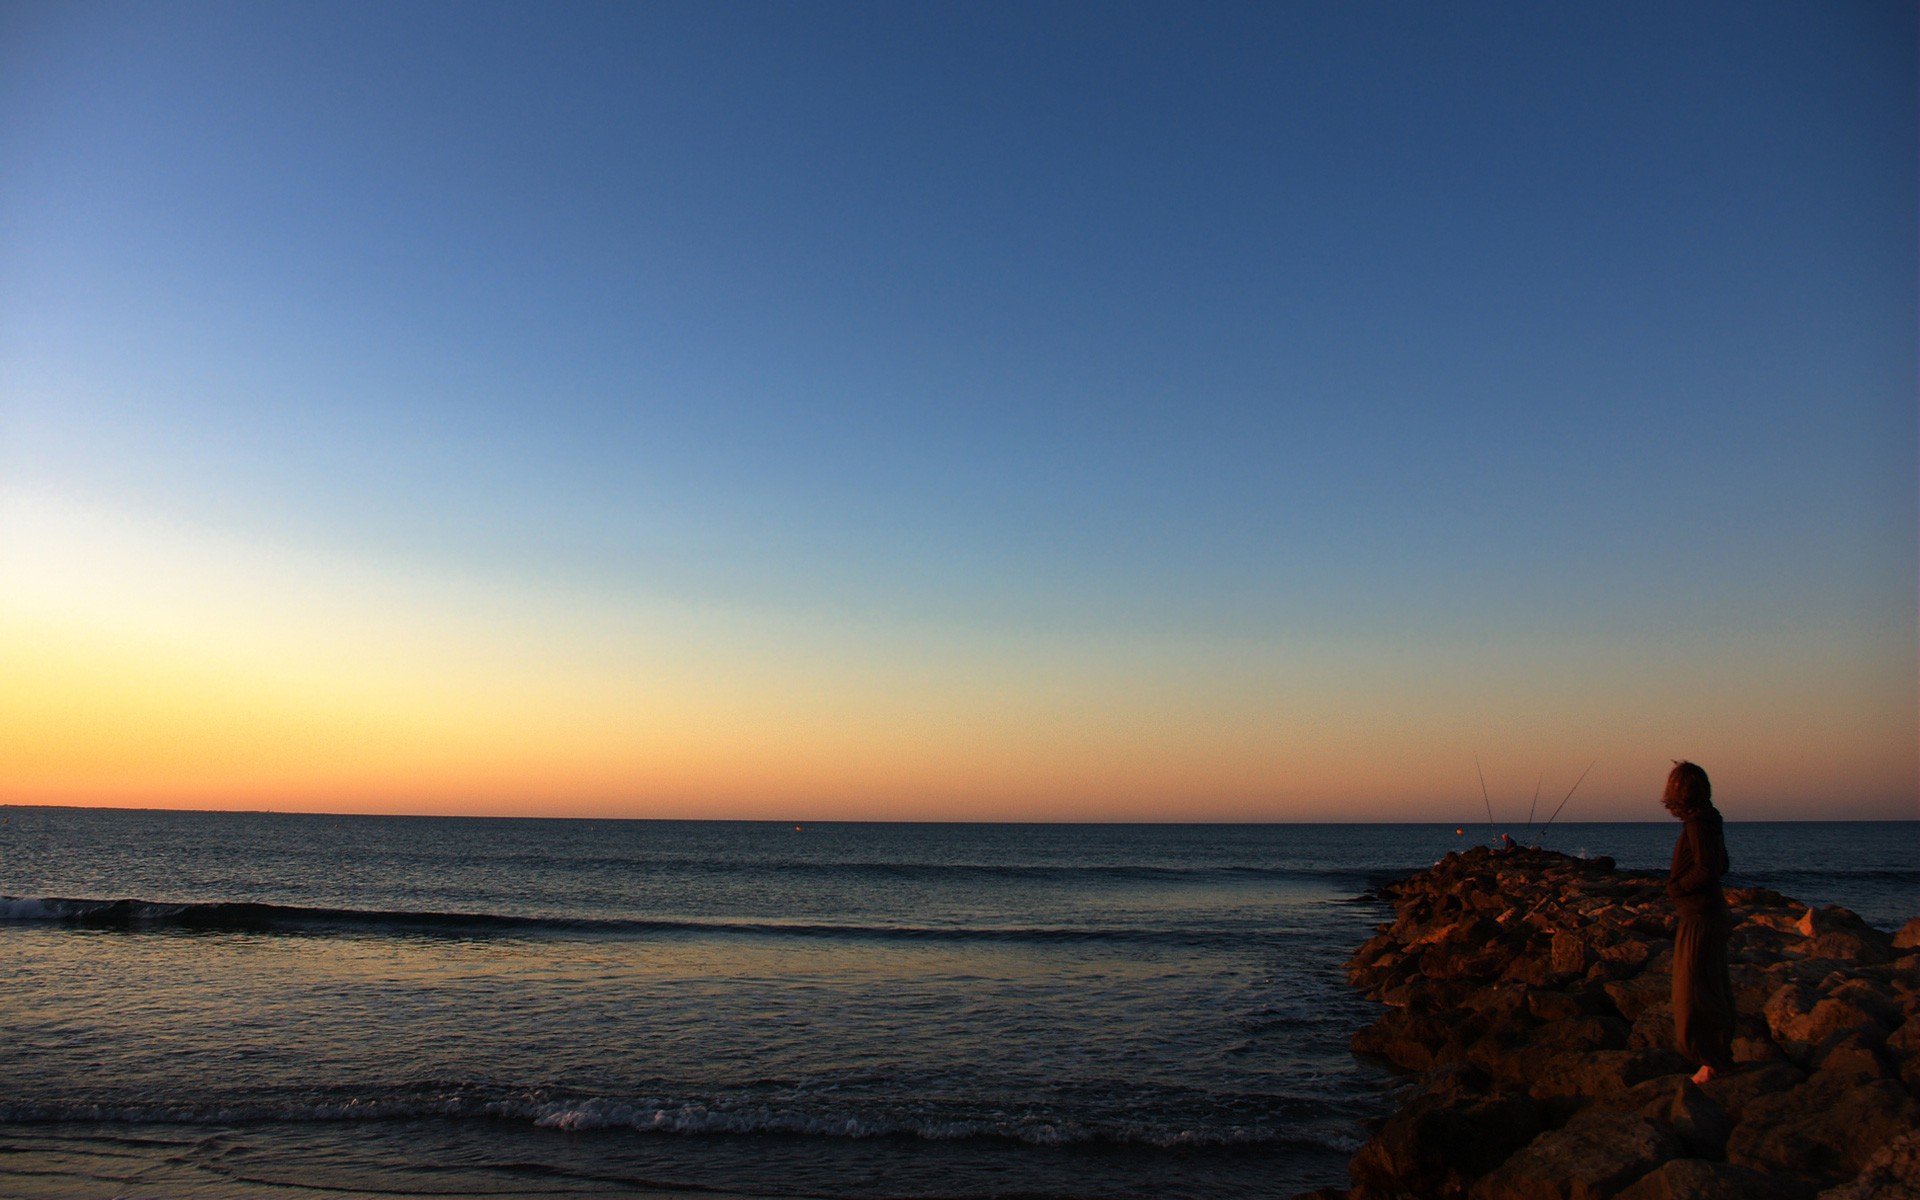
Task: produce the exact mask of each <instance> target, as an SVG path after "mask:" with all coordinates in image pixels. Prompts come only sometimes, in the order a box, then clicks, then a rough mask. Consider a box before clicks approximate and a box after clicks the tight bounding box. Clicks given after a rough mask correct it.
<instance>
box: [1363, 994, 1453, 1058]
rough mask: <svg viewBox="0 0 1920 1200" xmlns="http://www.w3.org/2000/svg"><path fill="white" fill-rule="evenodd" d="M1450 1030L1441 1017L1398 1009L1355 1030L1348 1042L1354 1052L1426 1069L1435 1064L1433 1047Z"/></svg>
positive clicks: (1438, 1043)
mask: <svg viewBox="0 0 1920 1200" xmlns="http://www.w3.org/2000/svg"><path fill="white" fill-rule="evenodd" d="M1451 1032H1452V1027H1451V1026H1450V1025H1448V1024H1447V1022H1446V1021H1445V1020H1444V1019H1443V1018H1441V1017H1438V1016H1434V1015H1432V1014H1429V1013H1416V1012H1408V1011H1407V1010H1405V1009H1397V1010H1394V1011H1391V1012H1389V1013H1388V1014H1387V1015H1386V1016H1384V1017H1381V1018H1380V1019H1379V1020H1378V1021H1375V1022H1374V1023H1373V1024H1371V1025H1368V1026H1367V1027H1365V1028H1364V1029H1360V1030H1357V1031H1355V1033H1354V1035H1353V1037H1352V1038H1351V1039H1349V1041H1348V1045H1349V1046H1350V1047H1351V1048H1352V1050H1353V1052H1354V1053H1355V1054H1365V1055H1371V1056H1373V1057H1375V1058H1384V1059H1386V1060H1387V1061H1388V1062H1390V1063H1392V1064H1393V1065H1394V1066H1396V1067H1399V1068H1400V1069H1401V1070H1403V1071H1424V1070H1426V1069H1427V1068H1428V1067H1431V1066H1432V1065H1433V1051H1434V1048H1435V1047H1436V1046H1438V1045H1441V1044H1444V1043H1445V1042H1446V1040H1447V1035H1448V1034H1449V1033H1451Z"/></svg>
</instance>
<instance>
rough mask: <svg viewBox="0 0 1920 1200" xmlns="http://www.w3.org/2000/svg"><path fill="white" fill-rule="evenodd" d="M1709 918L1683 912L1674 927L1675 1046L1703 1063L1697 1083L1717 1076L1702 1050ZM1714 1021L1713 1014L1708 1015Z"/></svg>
mask: <svg viewBox="0 0 1920 1200" xmlns="http://www.w3.org/2000/svg"><path fill="white" fill-rule="evenodd" d="M1704 925H1705V922H1703V921H1701V920H1699V919H1697V918H1691V917H1686V916H1682V917H1681V918H1680V919H1679V920H1678V921H1677V922H1675V924H1674V929H1673V1046H1674V1049H1676V1050H1678V1051H1679V1052H1680V1053H1681V1054H1684V1055H1686V1056H1687V1057H1688V1058H1690V1059H1692V1060H1693V1061H1694V1062H1696V1063H1699V1064H1700V1070H1699V1071H1698V1072H1697V1073H1696V1074H1695V1075H1694V1077H1693V1081H1694V1082H1695V1083H1705V1082H1706V1081H1707V1080H1709V1079H1711V1078H1713V1063H1712V1060H1711V1058H1710V1057H1709V1056H1708V1055H1706V1054H1702V1053H1701V1045H1700V1041H1701V1035H1702V1034H1703V1033H1705V1032H1707V1031H1706V1030H1704V1029H1703V1028H1702V1024H1703V1022H1702V1019H1701V1018H1702V1015H1703V1014H1702V1013H1701V1011H1700V1003H1701V1001H1702V1000H1703V999H1705V997H1703V996H1702V995H1701V992H1702V982H1703V981H1702V975H1703V974H1704V971H1705V968H1706V967H1707V963H1706V961H1705V954H1706V950H1707V947H1706V944H1705V941H1706V938H1705V934H1706V929H1705V928H1704ZM1705 1023H1707V1024H1711V1018H1710V1017H1709V1018H1707V1020H1706V1022H1705Z"/></svg>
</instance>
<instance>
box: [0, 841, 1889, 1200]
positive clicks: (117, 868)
mask: <svg viewBox="0 0 1920 1200" xmlns="http://www.w3.org/2000/svg"><path fill="white" fill-rule="evenodd" d="M7 813H8V817H9V819H8V821H7V822H6V823H5V824H4V825H0V851H3V852H4V853H3V855H0V863H4V864H5V868H4V869H5V877H4V878H3V879H0V894H4V895H6V896H7V897H10V898H11V899H9V900H8V901H6V902H5V905H4V909H0V913H3V915H4V917H5V919H4V920H0V940H3V942H0V944H4V945H5V946H6V947H7V954H8V961H9V963H10V964H11V965H12V977H11V980H10V982H9V984H8V985H7V990H6V997H5V1000H6V1003H5V1009H6V1014H7V1018H8V1027H9V1031H10V1034H11V1036H10V1038H9V1039H8V1041H7V1043H6V1044H5V1045H4V1046H3V1047H0V1077H4V1078H5V1079H6V1080H8V1081H9V1092H8V1094H7V1095H6V1096H5V1097H4V1098H0V1191H7V1192H17V1193H20V1194H25V1195H50V1196H53V1195H57V1196H62V1197H66V1196H73V1197H108V1196H128V1197H136V1196H170V1195H200V1196H207V1197H226V1196H237V1195H260V1194H276V1195H288V1196H306V1195H312V1196H316V1197H317V1196H318V1195H321V1194H323V1193H324V1194H326V1195H333V1196H338V1195H342V1194H348V1195H415V1194H422V1193H427V1192H432V1193H434V1194H442V1195H449V1194H450V1195H475V1196H478V1195H523V1194H525V1195H654V1196H657V1195H682V1194H684V1195H706V1196H710V1195H716V1194H717V1195H722V1196H727V1195H756V1196H766V1195H787V1196H817V1197H845V1198H848V1200H867V1198H871V1197H882V1196H915V1197H946V1196H966V1197H985V1196H997V1195H1008V1194H1018V1195H1025V1196H1034V1197H1068V1196H1100V1197H1116V1198H1118V1197H1145V1196H1166V1197H1183V1196H1185V1197H1285V1196H1290V1195H1294V1194H1297V1193H1301V1192H1307V1191H1311V1190H1313V1189H1315V1188H1321V1187H1331V1186H1344V1185H1345V1183H1346V1181H1347V1170H1348V1160H1349V1159H1350V1158H1351V1157H1352V1156H1353V1155H1354V1154H1355V1153H1356V1152H1358V1151H1360V1150H1361V1149H1362V1148H1363V1146H1364V1145H1365V1144H1366V1142H1367V1140H1368V1137H1369V1131H1368V1128H1367V1123H1368V1122H1369V1121H1370V1120H1376V1119H1379V1118H1382V1117H1385V1116H1387V1115H1388V1114H1390V1113H1391V1112H1392V1111H1393V1109H1394V1103H1393V1096H1392V1094H1391V1091H1392V1089H1393V1088H1394V1087H1395V1085H1396V1077H1395V1074H1394V1072H1393V1070H1392V1069H1391V1068H1390V1067H1388V1066H1386V1065H1383V1064H1381V1063H1379V1062H1376V1061H1372V1060H1366V1059H1361V1058H1356V1057H1355V1056H1354V1054H1353V1053H1352V1052H1351V1050H1350V1048H1349V1045H1348V1042H1349V1038H1350V1037H1351V1036H1352V1035H1353V1033H1354V1031H1355V1030H1357V1029H1360V1028H1362V1027H1364V1026H1366V1025H1367V1024H1368V1023H1369V1022H1371V1021H1373V1020H1374V1019H1375V1018H1376V1017H1377V1016H1378V1015H1379V1009H1378V1006H1377V1005H1376V1003H1375V1002H1374V1001H1372V1000H1370V999H1368V998H1367V997H1366V996H1365V995H1363V994H1362V993H1361V992H1359V991H1356V990H1355V989H1354V988H1353V987H1351V986H1350V985H1349V982H1348V978H1347V974H1346V967H1345V964H1346V963H1347V961H1348V960H1349V959H1350V958H1351V956H1352V954H1353V951H1354V949H1355V947H1357V946H1359V945H1361V944H1362V943H1363V942H1365V941H1367V939H1368V938H1369V937H1371V936H1373V935H1374V931H1375V927H1376V926H1377V925H1379V924H1382V923H1386V922H1389V921H1391V920H1392V919H1393V910H1392V907H1391V904H1390V902H1389V900H1388V899H1386V898H1385V897H1386V895H1387V894H1388V893H1387V892H1386V891H1385V890H1384V889H1387V888H1389V887H1390V885H1391V884H1392V883H1393V881H1395V880H1397V879H1400V878H1403V877H1405V876H1407V875H1408V874H1409V873H1410V872H1412V871H1414V870H1417V869H1419V868H1421V867H1423V866H1424V865H1426V864H1431V863H1433V862H1434V861H1435V860H1436V859H1439V858H1441V857H1442V856H1443V855H1445V854H1446V853H1448V852H1449V851H1451V850H1454V849H1457V848H1458V847H1460V846H1461V845H1462V844H1463V843H1464V842H1466V841H1468V840H1470V839H1469V838H1468V837H1467V836H1466V835H1463V834H1457V833H1456V832H1455V829H1454V828H1453V827H1451V826H1435V825H1419V826H1353V825H1290V826H1280V825H1273V826H1201V825H1185V826H1182V825H1175V826H1104V825H1085V826H1081V825H1058V826H1014V825H898V824H876V825H859V824H845V825H833V824H829V825H817V826H816V825H806V826H804V827H802V828H800V829H797V830H796V829H795V828H794V827H793V826H792V825H781V824H774V823H766V822H761V823H729V822H582V821H519V820H487V819H440V818H374V817H348V818H336V817H323V816H280V815H273V814H203V813H159V812H144V813H143V812H126V811H82V810H73V809H21V808H14V809H9V810H7ZM1892 828H1895V829H1897V830H1898V831H1899V832H1900V833H1902V834H1910V832H1911V826H1898V827H1892ZM1860 830H1861V827H1858V826H1844V825H1817V824H1816V825H1798V826H1768V825H1751V826H1742V825H1735V826H1733V827H1731V831H1730V834H1729V840H1730V842H1731V843H1732V846H1733V852H1734V854H1735V858H1736V877H1737V879H1738V880H1739V881H1742V882H1748V883H1752V884H1755V885H1761V884H1765V885H1769V886H1777V887H1780V888H1783V889H1790V890H1791V891H1792V892H1794V893H1795V894H1809V893H1811V894H1818V895H1823V896H1826V897H1829V898H1834V899H1844V900H1846V901H1847V902H1848V903H1849V904H1851V905H1853V906H1854V907H1855V908H1856V909H1857V910H1858V911H1860V912H1862V913H1863V914H1867V915H1869V916H1870V917H1871V918H1872V919H1874V920H1880V921H1891V920H1893V919H1894V914H1896V913H1897V912H1898V911H1899V910H1900V909H1902V907H1903V906H1907V905H1909V904H1910V898H1911V896H1912V894H1913V893H1914V889H1915V884H1916V881H1920V863H1916V862H1914V861H1913V858H1914V855H1915V853H1916V849H1915V840H1914V839H1913V838H1912V837H1911V836H1904V837H1901V836H1895V837H1884V836H1883V837H1877V838H1867V839H1863V838H1862V837H1861V836H1860ZM1472 833H1473V834H1474V835H1477V837H1475V838H1473V839H1471V840H1478V839H1479V838H1484V837H1485V836H1486V831H1485V830H1474V831H1472ZM1550 837H1551V840H1553V841H1554V842H1555V843H1556V844H1558V845H1560V846H1561V847H1563V848H1564V849H1566V850H1568V851H1571V852H1584V853H1586V854H1588V855H1590V856H1591V855H1597V854H1599V853H1602V852H1607V853H1612V854H1615V855H1617V856H1619V857H1620V858H1621V860H1622V861H1623V862H1628V863H1635V864H1639V865H1652V864H1653V863H1656V862H1657V861H1659V859H1660V858H1661V857H1663V856H1664V854H1665V851H1666V848H1667V847H1668V846H1669V845H1670V844H1671V841H1670V839H1671V837H1672V828H1671V827H1670V826H1666V825H1660V824H1647V825H1573V826H1556V827H1555V828H1554V829H1553V830H1551V831H1550ZM1863 844H1864V845H1866V846H1867V847H1868V852H1866V853H1860V852H1858V851H1856V852H1853V853H1851V854H1842V853H1840V852H1839V848H1840V847H1843V846H1854V847H1858V846H1860V845H1863Z"/></svg>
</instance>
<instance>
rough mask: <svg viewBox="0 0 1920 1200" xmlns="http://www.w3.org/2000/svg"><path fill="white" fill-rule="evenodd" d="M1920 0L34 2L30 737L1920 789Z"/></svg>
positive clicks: (1155, 776) (944, 815)
mask: <svg viewBox="0 0 1920 1200" xmlns="http://www.w3.org/2000/svg"><path fill="white" fill-rule="evenodd" d="M1915 46H1916V30H1915V10H1914V8H1913V6H1911V5H1908V4H1894V3H1877V2H1875V3H1807V4H1798V3H1796V4H1778V3H1759V4H1752V3H1745V2H1742V3H1736V4H1725V5H1722V4H1713V3H1697V4H1680V5H1675V4H1670V3H1646V4H1631V3H1629V4H1591V5H1581V6H1564V5H1541V4H1533V3H1526V4H1511V5H1506V4H1466V5H1420V4H1403V3H1389V4H1367V3H1359V4H1351V3H1343V4H1332V3H1327V4H1308V3H1300V4H1294V3H1286V4H1273V5H1237V4H1186V3H1181V4H1173V3H1167V4H1155V5H1131V4H1106V3H1102V4H1083V5H1066V4H1005V5H1002V4H972V3H968V4H958V3H955V4H942V3H933V4H874V5H841V4H813V3H807V4H717V3H694V4H673V3H648V4H633V5H601V4H584V3H582V4H565V5H560V4H556V5H539V4H518V5H499V4H484V3H464V4H458V5H451V4H449V5H442V4H415V3H396V4H389V3H378V4H364V5H362V4H336V3H329V4H309V5H284V4H231V5H227V4H66V3H60V4H52V3H44V4H43V3H16V4H11V5H8V6H6V7H5V8H4V9H0V800H4V801H8V802H14V803H80V804H116V805H142V806H145V805H158V806H168V807H196V808H229V807H239V808H285V809H317V810H324V811H369V810H371V811H392V812H460V813H513V814H557V815H626V816H674V817H679V816H700V817H770V818H780V819H827V818H840V817H846V818H868V817H877V818H902V819H948V818H953V819H973V818H989V819H1244V820H1372V819H1388V820H1399V819H1434V820H1444V821H1455V820H1460V819H1466V818H1470V817H1472V816H1474V814H1476V813H1479V812H1480V809H1481V797H1480V792H1479V783H1478V780H1477V778H1476V775H1475V770H1474V759H1475V756H1476V755H1477V756H1478V757H1479V758H1480V760H1481V761H1482V762H1483V763H1484V764H1485V767H1486V773H1487V781H1488V784H1489V786H1490V788H1491V790H1492V792H1493V796H1494V801H1495V804H1496V805H1497V806H1498V807H1500V809H1501V810H1502V812H1503V813H1504V812H1511V813H1513V814H1515V817H1516V819H1517V817H1518V815H1519V814H1520V813H1522V812H1523V811H1524V809H1525V807H1526V802H1527V800H1528V798H1529V797H1530V796H1531V795H1532V794H1533V792H1534V790H1535V788H1536V786H1540V787H1543V788H1544V792H1545V795H1546V799H1547V800H1548V801H1557V799H1558V797H1559V795H1560V794H1561V793H1563V792H1564V791H1565V789H1566V788H1567V787H1569V786H1571V785H1572V783H1573V782H1574V779H1575V777H1576V776H1577V775H1578V774H1579V772H1580V770H1581V769H1582V768H1583V767H1585V766H1586V765H1587V764H1588V762H1589V761H1597V765H1596V766H1595V767H1594V769H1593V773H1592V775H1591V776H1590V777H1589V778H1588V779H1587V781H1586V783H1585V784H1584V785H1583V786H1582V788H1581V791H1580V794H1579V796H1578V797H1577V798H1576V799H1575V801H1574V802H1573V805H1572V806H1571V807H1570V809H1569V812H1568V814H1567V816H1571V817H1575V818H1578V819H1587V820H1594V819H1608V818H1618V817H1627V818H1635V819H1639V818H1645V819H1658V818H1659V817H1660V815H1661V814H1660V813H1659V810H1658V809H1657V807H1656V805H1655V799H1656V795H1657V792H1658V788H1659V785H1660V782H1661V780H1662V779H1663V778H1664V774H1665V771H1666V769H1667V764H1668V760H1669V759H1671V758H1676V757H1688V758H1693V759H1695V760H1697V761H1699V762H1701V763H1702V764H1704V765H1705V766H1706V767H1707V769H1708V770H1709V771H1710V772H1711V773H1712V775H1713V778H1714V782H1715V789H1716V798H1717V799H1718V800H1720V801H1721V803H1722V807H1723V808H1724V809H1725V811H1726V812H1727V814H1728V815H1729V817H1731V818H1733V819H1756V818H1783V817H1907V818H1911V817H1914V816H1916V815H1920V813H1917V812H1916V778H1917V774H1920V734H1917V733H1916V726H1917V725H1920V710H1917V708H1916V638H1915V617H1916V597H1915V580H1916V518H1915V513H1916V469H1915V464H1916V445H1917V442H1916V436H1917V435H1916V401H1915V394H1916V373H1915V347H1916V336H1915V328H1916V284H1915V271H1916V257H1917V256H1916V235H1915V214H1916V207H1917V201H1916V183H1915V181H1916V171H1917V164H1916V150H1915V147H1916V117H1915V112H1916V70H1915V59H1916V52H1915ZM1563 819H1565V818H1564V817H1563Z"/></svg>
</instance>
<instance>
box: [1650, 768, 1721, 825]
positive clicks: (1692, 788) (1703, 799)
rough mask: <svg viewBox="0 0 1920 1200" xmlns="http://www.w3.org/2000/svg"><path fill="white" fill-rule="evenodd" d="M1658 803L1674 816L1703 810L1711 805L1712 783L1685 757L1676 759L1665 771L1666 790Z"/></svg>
mask: <svg viewBox="0 0 1920 1200" xmlns="http://www.w3.org/2000/svg"><path fill="white" fill-rule="evenodd" d="M1660 803H1661V804H1663V805H1665V806H1666V809H1667V811H1668V812H1670V813H1672V814H1673V815H1674V816H1676V817H1685V816H1689V815H1691V814H1693V813H1697V812H1705V811H1706V810H1707V809H1709V808H1712V807H1713V785H1712V784H1711V783H1708V782H1707V773H1706V772H1705V771H1702V770H1701V769H1700V768H1699V767H1697V766H1695V765H1694V764H1692V763H1690V762H1687V761H1686V760H1685V759H1676V760H1675V761H1674V764H1673V770H1671V771H1669V772H1668V773H1667V790H1666V792H1665V793H1664V794H1662V795H1661V797H1660Z"/></svg>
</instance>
